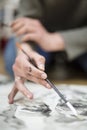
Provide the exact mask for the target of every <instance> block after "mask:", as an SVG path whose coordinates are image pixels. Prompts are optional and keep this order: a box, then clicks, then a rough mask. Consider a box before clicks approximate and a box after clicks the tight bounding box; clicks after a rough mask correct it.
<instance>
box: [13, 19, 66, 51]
mask: <svg viewBox="0 0 87 130" xmlns="http://www.w3.org/2000/svg"><path fill="white" fill-rule="evenodd" d="M11 27H12V30H13V31H14V32H15V33H16V35H17V36H20V35H24V36H23V38H22V41H23V42H26V41H33V42H35V43H36V44H38V45H39V46H40V47H41V48H42V49H43V50H45V51H48V52H52V51H58V50H64V41H63V38H62V36H61V35H60V34H58V32H57V33H50V32H48V31H47V30H46V29H45V27H44V26H43V25H42V24H41V22H40V21H39V20H36V19H31V18H19V19H17V20H15V21H14V22H13V23H12V24H11Z"/></svg>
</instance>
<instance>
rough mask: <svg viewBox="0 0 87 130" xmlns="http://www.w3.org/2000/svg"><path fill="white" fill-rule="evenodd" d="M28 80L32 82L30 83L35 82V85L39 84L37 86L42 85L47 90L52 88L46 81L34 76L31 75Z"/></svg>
mask: <svg viewBox="0 0 87 130" xmlns="http://www.w3.org/2000/svg"><path fill="white" fill-rule="evenodd" d="M27 79H28V80H30V81H33V82H35V83H37V84H41V85H43V86H44V87H46V88H48V89H50V88H51V86H50V85H49V84H48V83H47V81H46V80H43V79H39V78H36V77H33V76H31V75H29V76H28V77H27Z"/></svg>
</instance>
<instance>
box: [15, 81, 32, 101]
mask: <svg viewBox="0 0 87 130" xmlns="http://www.w3.org/2000/svg"><path fill="white" fill-rule="evenodd" d="M16 87H17V89H18V90H19V91H20V92H21V93H22V94H23V95H24V96H26V97H27V98H29V99H32V98H33V94H32V93H31V92H30V91H29V90H28V89H27V88H26V87H25V86H24V84H23V83H22V82H21V80H19V81H18V82H16Z"/></svg>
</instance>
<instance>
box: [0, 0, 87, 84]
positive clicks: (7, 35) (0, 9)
mask: <svg viewBox="0 0 87 130" xmlns="http://www.w3.org/2000/svg"><path fill="white" fill-rule="evenodd" d="M19 3H20V0H3V1H2V0H0V75H6V76H8V77H9V78H11V76H10V74H9V73H8V71H7V70H9V68H10V67H11V66H10V65H9V68H6V65H5V62H7V64H9V59H13V57H12V56H11V55H10V50H9V54H8V55H5V51H6V47H8V42H11V40H12V39H11V38H12V35H13V34H12V32H11V30H10V29H9V28H8V27H6V26H4V25H3V24H2V23H7V24H10V23H11V22H12V21H13V20H14V19H15V17H16V15H17V14H18V7H19ZM13 42H14V43H15V41H13ZM10 47H11V45H10ZM73 53H74V52H73ZM6 54H7V53H6ZM15 55H16V54H14V56H15ZM6 56H7V57H8V58H7V59H8V60H7V61H5V57H6ZM54 59H55V64H52V69H51V66H50V69H48V72H47V73H48V76H49V77H50V79H53V80H55V81H58V82H70V83H71V81H72V82H73V81H74V83H76V82H84V80H85V81H86V78H87V75H86V73H85V72H84V71H83V70H82V68H81V67H79V66H78V65H77V64H75V62H74V63H73V62H72V61H71V62H69V61H68V58H67V54H66V52H65V51H63V52H59V53H57V54H56V55H55V57H54ZM13 62H14V61H13ZM13 62H12V64H13ZM10 73H11V74H12V72H10Z"/></svg>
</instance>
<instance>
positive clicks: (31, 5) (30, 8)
mask: <svg viewBox="0 0 87 130" xmlns="http://www.w3.org/2000/svg"><path fill="white" fill-rule="evenodd" d="M19 5H20V6H19V17H21V16H22V17H23V16H26V17H31V18H38V19H41V17H42V15H43V11H42V9H43V8H42V7H41V6H42V4H41V2H40V1H39V0H21V1H20V4H19Z"/></svg>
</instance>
